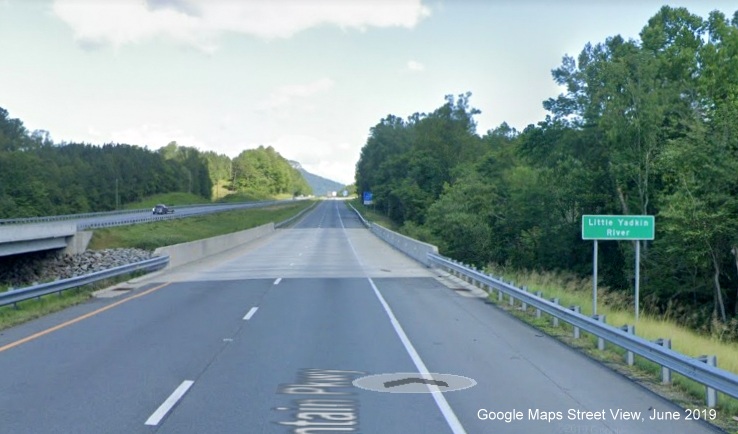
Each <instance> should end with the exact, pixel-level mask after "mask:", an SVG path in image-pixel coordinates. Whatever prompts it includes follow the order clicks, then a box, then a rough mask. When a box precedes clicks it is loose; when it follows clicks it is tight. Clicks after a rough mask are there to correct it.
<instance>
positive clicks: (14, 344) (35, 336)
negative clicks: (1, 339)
mask: <svg viewBox="0 0 738 434" xmlns="http://www.w3.org/2000/svg"><path fill="white" fill-rule="evenodd" d="M170 283H171V282H167V283H164V284H161V285H159V286H155V287H153V288H151V289H147V290H146V291H144V292H142V293H140V294H136V295H132V296H130V297H128V298H124V299H123V300H120V301H116V302H115V303H113V304H109V305H107V306H105V307H101V308H100V309H97V310H93V311H92V312H88V313H86V314H84V315H81V316H78V317H77V318H74V319H70V320H69V321H67V322H63V323H61V324H57V325H55V326H54V327H50V328H47V329H46V330H41V331H40V332H38V333H35V334H32V335H31V336H26V337H25V338H23V339H18V340H17V341H15V342H11V343H9V344H7V345H4V346H2V347H0V353H2V352H3V351H5V350H9V349H11V348H13V347H17V346H18V345H21V344H25V343H26V342H30V341H32V340H34V339H38V338H40V337H41V336H45V335H47V334H49V333H51V332H55V331H57V330H59V329H63V328H64V327H67V326H70V325H72V324H74V323H78V322H80V321H82V320H83V319H87V318H90V317H92V316H95V315H97V314H99V313H102V312H105V311H106V310H108V309H112V308H114V307H116V306H119V305H121V304H123V303H127V302H129V301H131V300H133V299H136V298H138V297H143V296H144V295H146V294H151V293H152V292H154V291H156V290H158V289H161V288H163V287H165V286H167V285H169V284H170Z"/></svg>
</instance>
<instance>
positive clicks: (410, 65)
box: [407, 60, 425, 72]
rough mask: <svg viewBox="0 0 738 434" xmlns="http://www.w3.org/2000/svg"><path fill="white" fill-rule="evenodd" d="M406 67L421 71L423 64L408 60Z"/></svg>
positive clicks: (412, 70)
mask: <svg viewBox="0 0 738 434" xmlns="http://www.w3.org/2000/svg"><path fill="white" fill-rule="evenodd" d="M407 69H408V70H409V71H411V72H421V71H424V70H425V65H423V64H422V63H420V62H418V61H417V60H408V61H407Z"/></svg>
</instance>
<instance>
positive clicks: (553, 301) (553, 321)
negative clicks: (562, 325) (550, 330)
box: [551, 297, 559, 327]
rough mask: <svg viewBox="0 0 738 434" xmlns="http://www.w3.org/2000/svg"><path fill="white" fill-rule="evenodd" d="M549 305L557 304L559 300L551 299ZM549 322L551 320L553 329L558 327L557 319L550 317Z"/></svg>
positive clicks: (556, 298)
mask: <svg viewBox="0 0 738 434" xmlns="http://www.w3.org/2000/svg"><path fill="white" fill-rule="evenodd" d="M551 303H553V304H559V298H558V297H554V298H552V299H551ZM551 320H552V322H551V325H552V326H553V327H558V326H559V319H558V318H557V317H555V316H553V317H551Z"/></svg>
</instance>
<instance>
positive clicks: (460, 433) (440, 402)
mask: <svg viewBox="0 0 738 434" xmlns="http://www.w3.org/2000/svg"><path fill="white" fill-rule="evenodd" d="M336 211H337V214H338V221H339V222H341V227H342V228H343V229H344V230H345V229H346V226H344V224H343V219H342V218H341V212H340V211H338V207H336ZM346 239H347V240H348V243H349V246H350V247H351V250H352V251H353V252H354V256H355V257H356V260H357V261H361V260H360V259H359V255H358V254H357V253H356V249H355V248H354V244H353V243H352V242H351V240H350V239H349V238H348V236H347V237H346ZM367 280H368V281H369V284H370V285H371V286H372V289H373V290H374V295H376V296H377V299H379V303H380V304H381V305H382V307H383V308H384V311H385V312H386V313H387V316H389V319H390V323H392V327H393V328H394V329H395V333H397V336H398V337H399V338H400V342H402V345H403V346H404V347H405V351H407V353H408V355H409V356H410V359H412V361H413V364H415V367H416V368H417V369H418V373H420V374H421V375H428V374H429V373H430V372H429V371H428V368H427V367H426V366H425V363H423V359H421V358H420V355H419V354H418V352H417V351H415V347H414V346H413V344H412V343H411V342H410V338H408V337H407V334H405V330H404V329H403V328H402V326H401V325H400V322H399V321H397V317H395V314H394V313H393V312H392V309H391V308H390V307H389V304H387V301H386V300H385V299H384V297H382V294H381V293H380V292H379V289H378V288H377V285H375V284H374V281H373V280H372V278H371V277H368V276H367ZM428 379H430V380H432V379H433V377H432V376H430V375H428ZM428 388H429V389H431V391H432V392H433V393H431V395H432V396H433V400H434V401H436V406H438V409H439V410H441V414H443V417H444V419H446V423H447V424H448V426H449V428H451V431H452V432H453V433H454V434H466V430H465V429H464V427H463V426H462V425H461V422H460V421H459V418H458V417H456V413H454V410H453V409H452V408H451V406H450V405H449V404H448V401H446V397H445V396H443V393H442V392H441V391H440V389H438V386H428Z"/></svg>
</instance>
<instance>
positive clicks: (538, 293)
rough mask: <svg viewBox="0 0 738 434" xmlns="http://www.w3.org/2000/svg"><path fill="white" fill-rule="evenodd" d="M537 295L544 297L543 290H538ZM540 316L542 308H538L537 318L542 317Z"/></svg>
mask: <svg viewBox="0 0 738 434" xmlns="http://www.w3.org/2000/svg"><path fill="white" fill-rule="evenodd" d="M536 297H538V298H543V292H541V291H536ZM540 317H541V309H536V318H540Z"/></svg>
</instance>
